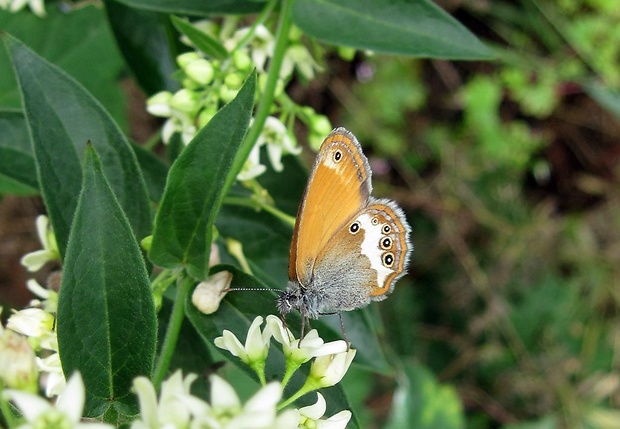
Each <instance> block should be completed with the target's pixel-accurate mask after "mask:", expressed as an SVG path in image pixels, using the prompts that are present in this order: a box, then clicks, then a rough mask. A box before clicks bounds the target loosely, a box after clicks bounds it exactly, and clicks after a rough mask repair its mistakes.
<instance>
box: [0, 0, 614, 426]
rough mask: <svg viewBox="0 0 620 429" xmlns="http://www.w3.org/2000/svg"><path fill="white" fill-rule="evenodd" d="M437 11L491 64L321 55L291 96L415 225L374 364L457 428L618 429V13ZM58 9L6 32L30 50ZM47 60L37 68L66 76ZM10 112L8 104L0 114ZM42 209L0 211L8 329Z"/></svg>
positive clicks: (99, 92)
mask: <svg viewBox="0 0 620 429" xmlns="http://www.w3.org/2000/svg"><path fill="white" fill-rule="evenodd" d="M439 4H440V5H441V6H442V7H443V8H444V9H446V10H447V11H448V12H449V13H450V14H451V15H452V16H453V17H455V18H456V19H458V20H459V21H460V22H461V23H463V24H464V25H465V26H466V27H467V28H468V29H469V30H470V31H472V32H473V33H475V34H476V35H477V36H478V37H480V39H481V40H482V41H484V42H485V43H486V44H487V45H488V46H489V47H491V48H493V49H494V50H495V52H496V54H497V58H496V60H495V61H490V62H459V61H439V60H426V59H411V58H405V57H395V56H385V55H368V54H366V53H362V52H358V53H357V54H356V55H355V57H354V59H353V60H352V61H351V62H347V61H345V60H343V59H342V58H341V57H340V56H338V55H337V54H336V52H335V51H334V52H331V51H330V52H328V54H327V57H326V58H325V62H324V64H322V65H323V68H324V72H323V73H321V74H320V75H319V76H318V78H317V79H315V80H314V81H312V82H310V83H309V84H308V83H304V82H294V83H293V85H292V86H291V87H290V88H289V89H288V92H289V94H290V95H291V97H292V98H293V99H294V100H295V101H296V102H298V103H299V104H302V105H310V106H312V107H313V108H314V109H315V110H316V111H317V112H319V113H323V114H325V115H327V116H328V117H329V118H330V119H331V121H332V123H333V124H334V126H346V127H347V128H348V129H350V130H351V131H353V132H354V133H355V134H356V136H357V137H358V139H359V140H360V142H361V143H362V145H363V146H364V149H365V152H366V154H367V155H368V157H369V159H370V163H371V167H372V169H373V173H374V175H373V179H374V186H375V192H374V193H375V195H376V196H389V197H391V198H393V199H395V200H396V201H397V202H398V203H399V204H400V205H401V206H402V207H403V208H404V209H405V211H406V212H407V214H408V217H409V220H410V223H411V225H412V227H413V233H412V239H413V242H414V246H415V251H414V253H413V258H412V263H411V267H410V274H409V275H408V276H407V277H405V278H403V279H402V280H401V281H400V282H399V284H398V286H397V288H396V290H395V291H394V293H393V295H392V296H391V297H390V298H389V299H387V300H385V301H383V302H382V303H380V304H378V305H375V307H376V310H373V311H378V312H379V313H380V314H381V320H383V326H382V328H381V329H382V341H383V345H384V347H385V348H386V350H387V352H388V359H389V356H390V355H392V356H398V357H399V359H400V360H402V361H405V362H410V363H411V365H410V366H409V367H408V368H410V370H411V371H422V372H424V374H426V372H425V371H428V374H432V377H433V378H434V379H436V382H437V383H438V384H437V385H436V386H439V387H440V388H446V389H447V391H446V392H444V393H445V395H446V396H445V397H446V398H449V399H450V400H453V399H454V397H455V396H452V393H455V394H456V395H458V401H456V402H455V403H457V405H458V402H460V404H461V405H460V406H462V408H463V410H464V412H465V420H466V427H468V428H494V427H504V428H511V429H516V428H555V427H568V428H618V427H620V413H619V412H618V411H617V410H618V409H619V408H620V312H619V309H620V187H619V186H618V184H619V179H620V177H619V173H620V167H619V160H620V91H619V88H620V3H618V2H615V1H605V0H552V1H543V0H538V1H537V0H522V1H519V0H497V1H491V0H489V1H477V0H469V1H468V0H462V1H458V0H454V1H442V2H439ZM89 9H94V8H89ZM23 13H24V14H25V13H26V12H23ZM56 13H60V12H56V11H54V10H53V9H50V10H48V15H49V16H48V18H47V19H46V21H47V22H45V21H44V22H41V23H39V24H38V25H37V27H36V29H34V30H32V31H30V34H29V35H25V34H19V32H14V34H15V35H16V36H18V37H20V38H22V40H24V41H25V42H27V43H29V44H31V45H32V44H33V43H34V45H35V46H34V47H35V49H36V46H37V43H38V42H36V37H37V34H39V32H40V34H46V31H47V32H49V29H50V28H51V27H52V26H53V25H54V24H53V23H54V20H55V19H56V17H55V14H56ZM88 14H90V15H89V16H88V17H85V18H84V21H83V24H82V25H83V26H88V28H89V32H88V39H89V40H90V41H91V42H92V40H93V39H96V41H97V46H99V49H98V50H97V57H98V59H97V61H99V62H100V63H101V64H102V67H101V70H100V75H97V76H90V77H89V78H86V77H85V78H84V79H85V80H86V83H85V85H86V86H87V87H89V90H91V91H92V92H93V93H94V94H95V96H97V97H98V98H99V99H100V100H102V101H103V102H104V104H105V105H106V108H108V109H109V110H110V111H111V112H112V114H113V115H114V117H115V118H116V119H117V120H118V121H119V122H120V123H121V124H122V125H123V126H124V127H125V129H126V130H127V131H128V132H129V135H130V136H131V137H132V138H133V139H134V140H135V141H137V142H145V141H147V140H148V139H150V138H151V136H152V135H153V134H154V133H155V132H156V130H157V129H158V128H159V126H160V124H161V123H160V122H158V120H156V119H155V118H153V117H150V116H149V115H148V114H147V113H146V112H145V100H146V96H145V95H144V94H143V93H142V92H141V90H140V89H138V88H139V87H138V85H137V84H136V83H135V82H134V81H133V79H132V78H131V77H130V76H129V74H128V72H127V70H125V69H124V62H123V59H122V57H121V55H120V53H119V52H118V49H117V48H116V45H115V42H114V39H113V37H112V35H111V33H110V30H109V28H108V27H107V23H106V21H105V14H103V13H101V11H100V10H90V11H89V12H88ZM17 19H24V20H29V19H33V20H34V19H35V18H34V17H33V18H31V17H29V16H28V17H26V16H22V17H20V14H17V15H11V14H8V13H6V12H4V11H0V28H5V29H11V26H14V25H15V22H16V20H17ZM19 25H20V26H22V25H23V24H22V23H20V24H19ZM45 26H49V27H48V28H46V29H45V30H43V29H41V28H42V27H45ZM82 28H85V27H82ZM13 30H14V28H13ZM13 30H12V31H13ZM69 31H70V30H69V29H57V33H53V34H55V35H54V37H55V38H63V37H69V35H68V34H67V32H69ZM47 34H49V33H47ZM75 34H76V35H77V34H78V32H77V30H76V33H75ZM29 38H31V40H29ZM33 38H34V40H35V42H32V40H33ZM59 40H60V39H59ZM69 40H73V41H75V45H73V49H76V47H77V48H80V47H83V46H84V45H85V42H84V41H79V39H77V38H76V37H73V38H72V39H71V38H69ZM44 46H45V45H44V44H43V43H42V42H41V43H39V47H40V49H39V50H38V51H41V50H42V51H43V54H46V53H47V54H48V55H51V56H52V60H54V58H55V59H59V61H60V62H61V63H62V62H63V61H64V64H65V65H66V64H67V63H71V62H72V61H73V59H72V58H71V57H70V55H61V53H58V52H56V53H55V52H50V51H49V49H48V50H47V51H46V49H45V47H44ZM71 52H73V50H71V49H70V50H69V53H71ZM2 55H4V53H2ZM72 70H73V71H74V72H75V73H77V74H78V75H79V74H80V73H83V74H87V73H86V71H85V70H87V69H86V68H85V67H84V70H82V71H80V66H79V65H75V64H74V68H73V69H72ZM76 70H77V71H76ZM90 70H91V73H92V68H90ZM89 79H90V86H89ZM0 92H1V91H0ZM14 97H15V94H11V93H10V91H5V92H3V93H2V94H0V103H1V104H2V105H3V106H10V105H11V103H13V102H14V101H15V100H14ZM301 134H302V135H300V139H301V140H302V141H303V133H301ZM306 155H307V160H308V163H307V165H310V162H311V159H312V157H313V154H312V153H311V152H310V151H307V154H306ZM304 159H305V158H304ZM3 180H5V179H3ZM11 189H14V188H11ZM0 191H2V188H0ZM43 212H44V206H43V203H42V202H41V200H40V199H39V198H38V197H35V196H31V195H29V191H28V190H27V189H24V191H23V193H22V195H19V196H14V195H3V196H2V199H1V200H0V305H2V306H4V307H5V309H4V312H5V313H4V317H6V314H7V308H11V307H22V306H24V305H26V304H27V303H28V301H29V300H30V299H31V296H30V293H29V292H27V290H26V289H25V287H24V285H25V282H26V280H27V279H28V278H30V277H31V276H30V275H29V274H28V273H27V272H26V271H25V269H24V268H23V267H22V266H21V265H20V264H19V259H20V258H21V256H22V255H23V254H25V253H27V252H30V251H33V250H36V249H39V248H40V244H39V242H38V239H37V237H36V231H35V224H34V219H35V217H36V215H38V214H40V213H43ZM55 268H57V267H53V266H49V267H46V271H45V270H44V271H41V272H39V273H37V278H38V279H39V280H40V281H41V282H42V283H44V282H45V281H46V277H47V276H48V275H49V273H51V272H52V271H53V270H54V269H55ZM355 371H356V377H351V379H352V380H349V385H348V389H347V391H348V392H349V393H350V394H351V395H352V396H354V397H355V398H352V401H354V402H355V401H357V402H359V403H363V404H364V407H363V408H362V409H361V410H358V411H361V414H362V417H361V422H362V427H380V426H381V424H382V423H381V422H382V421H384V419H385V418H386V416H387V415H388V414H389V413H390V403H391V401H392V398H393V395H394V388H395V385H396V381H395V380H394V379H392V378H390V377H388V376H385V377H378V376H377V375H376V374H371V373H366V372H364V371H363V370H362V369H356V370H355ZM417 376H418V377H424V376H426V375H420V374H419V373H418V375H417ZM429 376H430V375H429ZM345 387H347V386H345ZM439 387H438V388H439ZM409 394H413V393H411V392H409ZM440 396H441V395H438V396H435V398H438V397H440ZM438 406H439V405H438ZM526 422H527V423H526ZM392 427H396V426H392ZM437 427H441V426H437Z"/></svg>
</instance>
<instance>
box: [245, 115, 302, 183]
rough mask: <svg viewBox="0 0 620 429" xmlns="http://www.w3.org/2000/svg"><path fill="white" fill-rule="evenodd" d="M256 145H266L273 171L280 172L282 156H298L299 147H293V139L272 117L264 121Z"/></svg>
mask: <svg viewBox="0 0 620 429" xmlns="http://www.w3.org/2000/svg"><path fill="white" fill-rule="evenodd" d="M256 144H257V145H261V146H262V145H267V154H268V155H269V161H270V162H271V166H272V167H273V169H274V170H275V171H278V172H280V171H282V169H283V168H284V167H283V166H282V156H283V155H286V154H293V155H299V154H300V153H301V147H299V146H295V143H294V142H293V139H292V138H291V136H290V135H289V133H288V131H287V129H286V127H285V126H284V124H283V123H282V122H280V120H279V119H278V118H276V117H274V116H269V117H268V118H267V119H266V120H265V126H264V127H263V130H262V131H261V133H260V136H259V138H258V141H257V142H256Z"/></svg>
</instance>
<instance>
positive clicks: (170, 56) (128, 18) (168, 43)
mask: <svg viewBox="0 0 620 429" xmlns="http://www.w3.org/2000/svg"><path fill="white" fill-rule="evenodd" d="M105 9H106V12H107V15H108V22H109V23H110V27H111V28H112V32H113V33H114V37H115V38H116V42H117V44H118V47H119V49H120V51H121V53H122V54H123V57H124V58H125V61H126V62H127V64H128V65H129V67H130V68H131V70H132V71H133V75H134V76H135V78H136V80H137V81H138V83H139V84H140V86H141V87H142V89H144V90H145V91H146V93H147V94H154V93H155V92H157V91H163V90H168V91H172V92H174V91H176V90H177V89H179V87H180V85H179V82H178V81H177V80H175V79H174V78H173V77H172V76H173V74H174V72H175V71H176V70H177V66H176V63H175V56H176V55H177V46H176V44H175V42H174V40H171V39H172V38H171V37H170V34H171V28H170V22H169V21H168V15H164V14H160V13H157V12H151V11H147V10H140V9H134V8H131V7H127V6H126V5H124V4H122V3H119V2H117V1H113V0H105Z"/></svg>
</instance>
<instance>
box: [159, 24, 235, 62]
mask: <svg viewBox="0 0 620 429" xmlns="http://www.w3.org/2000/svg"><path fill="white" fill-rule="evenodd" d="M171 19H172V23H173V24H174V26H175V27H176V29H177V30H179V31H180V32H181V33H183V34H185V35H186V36H187V38H188V39H189V40H191V41H192V43H193V44H194V45H195V46H196V47H197V48H198V49H200V50H201V51H202V52H204V53H205V54H207V55H209V56H211V57H213V58H215V59H218V60H224V59H226V58H228V55H229V54H228V51H227V50H226V48H225V47H224V46H223V45H222V44H221V43H220V42H219V41H217V40H216V39H214V38H212V37H211V36H209V35H208V34H207V33H205V32H203V31H201V30H199V29H198V28H196V27H194V26H193V25H192V24H191V23H190V22H188V21H186V20H184V19H181V18H178V17H176V16H172V17H171Z"/></svg>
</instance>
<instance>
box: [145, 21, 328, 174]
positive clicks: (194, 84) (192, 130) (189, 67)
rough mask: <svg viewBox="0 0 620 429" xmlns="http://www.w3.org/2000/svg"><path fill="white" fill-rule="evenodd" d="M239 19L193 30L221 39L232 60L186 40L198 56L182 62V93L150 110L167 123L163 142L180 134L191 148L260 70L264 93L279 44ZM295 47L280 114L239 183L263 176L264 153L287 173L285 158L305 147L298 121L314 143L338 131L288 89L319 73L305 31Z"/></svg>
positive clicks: (287, 59) (160, 96)
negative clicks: (292, 97)
mask: <svg viewBox="0 0 620 429" xmlns="http://www.w3.org/2000/svg"><path fill="white" fill-rule="evenodd" d="M237 22H238V21H237V20H236V19H235V18H226V19H224V22H223V23H222V25H217V24H215V23H214V22H213V21H199V22H194V23H193V24H192V25H193V26H194V27H195V28H196V29H197V30H199V31H202V32H203V33H204V34H205V35H207V36H208V37H211V38H213V39H215V40H218V41H220V42H221V43H222V45H223V46H224V47H225V48H226V49H227V50H228V52H229V53H230V56H229V58H228V59H226V60H218V59H213V58H209V56H208V55H207V54H206V53H204V52H201V51H200V50H199V49H198V48H196V47H195V46H193V44H192V43H191V41H189V40H188V39H186V38H185V37H183V38H182V41H184V42H185V43H186V44H188V45H190V46H192V47H193V48H194V49H195V51H193V52H187V53H184V54H181V55H179V56H178V57H177V64H178V66H179V68H180V70H179V72H178V74H177V75H176V77H178V78H179V80H180V81H181V84H182V86H183V87H182V88H181V89H180V90H178V91H176V92H175V93H174V94H173V93H172V92H169V91H161V92H159V93H157V94H155V95H153V96H152V97H150V98H149V99H148V101H147V110H148V111H149V112H150V113H151V114H152V115H154V116H159V117H162V118H167V120H166V122H165V123H164V126H163V129H162V139H163V141H164V143H168V142H169V141H170V139H171V138H172V136H173V135H174V134H175V133H179V134H180V135H181V138H182V141H183V142H184V143H185V144H188V143H189V142H190V141H191V139H192V138H193V137H194V136H195V135H196V133H197V131H198V130H199V129H200V128H202V127H204V126H205V125H206V124H207V123H208V122H209V121H210V120H211V118H213V116H214V115H215V113H216V112H217V110H218V109H219V108H221V107H222V106H223V105H224V104H226V103H228V102H230V101H231V100H232V99H233V98H234V97H235V96H236V95H237V93H238V91H239V89H241V86H242V84H243V81H244V79H245V77H246V76H247V75H248V74H249V73H250V71H251V70H252V69H253V68H256V69H257V71H258V83H259V89H258V91H259V93H261V92H262V91H263V90H264V87H265V82H266V80H267V73H266V71H265V69H266V66H267V64H268V63H269V60H270V59H271V58H272V56H273V53H274V46H275V39H274V37H273V35H272V33H271V32H270V31H269V29H267V27H265V26H264V25H262V24H261V25H255V26H252V27H245V28H240V29H236V25H237ZM289 39H290V46H289V47H288V49H287V50H286V54H285V56H284V60H283V63H282V67H281V69H280V74H279V80H278V84H277V86H276V94H275V98H276V99H275V102H276V103H277V104H279V105H280V106H279V107H276V105H274V108H273V109H272V112H273V113H274V114H276V113H277V115H274V116H270V117H268V118H267V120H266V122H265V125H264V127H263V130H262V132H261V136H260V138H259V140H258V141H257V142H256V144H255V146H254V148H253V150H252V152H251V153H250V156H249V157H248V160H247V161H246V164H245V165H244V167H243V169H242V171H241V173H240V174H239V176H238V179H239V180H241V181H248V180H251V179H253V178H255V177H258V176H259V175H261V174H262V173H263V172H264V171H265V170H266V167H265V165H263V164H261V162H260V149H261V148H262V147H266V148H267V153H268V157H269V162H270V163H271V165H272V167H273V169H274V170H275V171H278V172H279V171H282V168H283V167H282V161H281V159H282V156H284V155H287V154H292V155H297V154H299V153H300V152H301V148H300V147H299V146H298V145H297V141H296V139H295V137H294V136H293V133H292V132H291V131H290V129H289V128H290V127H287V126H285V125H284V123H287V124H289V125H290V126H292V124H293V120H294V119H295V117H298V118H300V119H301V120H302V121H303V122H305V123H306V124H307V125H308V127H309V129H310V140H311V141H314V140H317V139H321V140H322V139H323V137H324V136H325V135H326V134H327V133H329V132H330V131H331V129H332V126H331V123H330V122H329V120H328V119H327V117H325V116H323V115H319V114H317V113H316V112H315V111H314V110H313V109H312V108H310V107H301V106H297V105H296V104H295V103H294V102H293V101H292V100H290V99H289V98H288V97H287V96H286V94H284V93H283V89H284V87H285V86H286V82H288V81H289V80H290V79H291V77H292V76H293V72H294V71H295V70H297V72H298V74H299V75H300V76H301V77H302V78H303V79H306V80H308V79H312V78H313V77H314V72H315V70H317V69H318V68H319V66H318V64H317V63H316V61H315V60H314V59H313V58H312V55H311V54H310V52H309V51H308V49H307V48H306V47H305V46H304V45H303V44H302V43H301V41H300V39H301V32H299V31H298V30H295V31H292V32H291V34H290V35H289Z"/></svg>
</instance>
